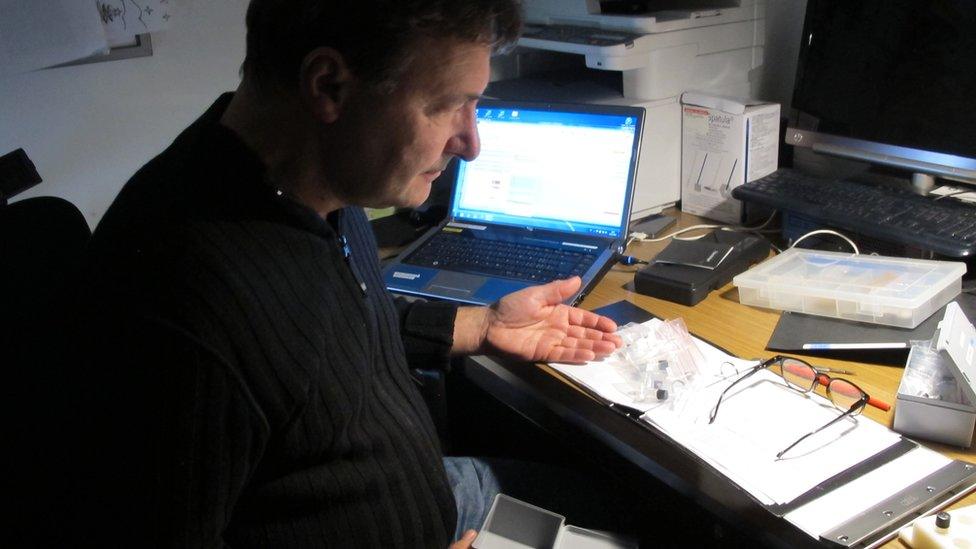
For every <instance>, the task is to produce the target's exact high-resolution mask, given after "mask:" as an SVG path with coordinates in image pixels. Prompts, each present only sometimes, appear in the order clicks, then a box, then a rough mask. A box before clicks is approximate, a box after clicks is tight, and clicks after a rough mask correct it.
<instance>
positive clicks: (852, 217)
mask: <svg viewBox="0 0 976 549" xmlns="http://www.w3.org/2000/svg"><path fill="white" fill-rule="evenodd" d="M732 196H733V197H735V198H738V199H739V200H745V201H748V202H756V203H759V204H763V205H765V206H769V207H771V208H775V209H777V210H783V211H787V212H795V213H796V214H798V215H802V216H803V217H805V218H807V219H811V220H813V221H816V222H819V223H822V224H823V225H824V226H828V227H831V228H836V229H838V230H841V231H843V230H848V231H852V232H855V233H859V234H862V235H864V236H866V237H870V238H875V239H878V240H883V241H887V242H892V243H895V244H901V245H905V246H910V247H914V248H919V249H922V250H926V251H932V252H935V253H937V254H940V255H943V256H948V257H968V256H971V255H973V254H974V252H976V206H973V205H972V204H965V203H963V202H961V201H958V200H955V199H953V198H945V199H941V200H936V197H935V196H933V195H929V196H921V195H918V194H915V193H914V192H912V191H910V190H908V189H900V188H896V187H891V186H883V185H872V184H866V183H857V182H853V181H845V180H840V179H827V178H819V177H812V176H808V175H804V174H802V173H800V172H798V171H796V170H791V169H781V170H777V171H776V172H774V173H772V174H770V175H768V176H766V177H763V178H762V179H758V180H756V181H752V182H750V183H746V184H745V185H742V186H739V187H737V188H736V189H734V190H733V191H732Z"/></svg>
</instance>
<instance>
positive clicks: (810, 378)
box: [780, 358, 817, 392]
mask: <svg viewBox="0 0 976 549" xmlns="http://www.w3.org/2000/svg"><path fill="white" fill-rule="evenodd" d="M780 368H782V371H781V372H780V375H782V376H783V379H785V380H786V382H787V383H789V384H790V385H792V386H793V387H796V388H797V389H799V390H801V391H804V392H806V391H809V390H811V389H813V387H814V386H815V385H816V384H817V372H816V370H814V369H813V368H812V367H810V365H809V364H807V363H805V362H801V361H799V360H796V359H794V358H784V359H783V361H782V362H780Z"/></svg>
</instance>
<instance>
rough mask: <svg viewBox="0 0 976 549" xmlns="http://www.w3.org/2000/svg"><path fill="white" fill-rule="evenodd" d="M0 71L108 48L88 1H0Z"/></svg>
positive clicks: (24, 68) (62, 60)
mask: <svg viewBox="0 0 976 549" xmlns="http://www.w3.org/2000/svg"><path fill="white" fill-rule="evenodd" d="M0 14H2V15H0V74H8V75H9V74H19V73H24V72H28V71H32V70H36V69H41V68H44V67H50V66H51V65H57V64H59V63H66V62H68V61H74V60H76V59H81V58H83V57H88V56H90V55H94V54H97V53H105V52H107V51H108V42H107V41H106V39H105V31H104V30H103V28H102V23H101V20H100V19H99V17H98V12H97V11H96V10H95V8H94V6H93V5H92V3H91V0H49V1H44V2H37V1H35V2H25V1H24V0H0Z"/></svg>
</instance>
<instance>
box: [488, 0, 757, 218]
mask: <svg viewBox="0 0 976 549" xmlns="http://www.w3.org/2000/svg"><path fill="white" fill-rule="evenodd" d="M522 6H523V10H524V14H525V21H526V25H525V29H524V32H523V34H522V37H521V38H520V39H519V42H518V47H517V48H516V49H515V51H514V52H512V55H510V56H505V57H499V58H496V59H495V61H494V62H493V66H492V81H491V83H490V84H489V86H488V90H487V95H489V96H494V97H499V98H503V99H528V100H539V101H567V102H595V103H611V104H625V105H636V106H642V107H644V108H645V109H646V111H647V115H646V118H645V123H644V135H643V136H642V142H641V143H642V144H641V154H640V159H639V162H638V169H637V188H636V191H635V194H634V201H633V208H632V210H631V219H632V220H637V219H642V218H645V217H648V216H650V215H653V214H656V213H659V212H660V211H661V210H662V209H664V208H666V207H669V206H672V205H674V204H675V203H676V202H677V201H678V200H679V199H680V196H681V104H680V101H681V94H682V93H683V92H684V91H688V90H695V91H700V92H706V93H709V94H718V95H730V96H735V97H753V96H754V95H755V91H756V88H757V87H758V83H759V80H760V77H761V76H762V75H761V70H762V64H763V44H764V42H765V26H764V22H765V0H725V1H721V0H715V1H708V0H697V1H696V0H685V1H681V0H670V1H668V0H664V1H654V0H647V1H645V2H641V1H639V0H628V1H626V2H621V1H619V0H616V1H614V0H602V1H601V0H523V2H522ZM581 56H582V59H580V57H581ZM580 61H582V62H580Z"/></svg>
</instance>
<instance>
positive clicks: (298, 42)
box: [243, 0, 522, 90]
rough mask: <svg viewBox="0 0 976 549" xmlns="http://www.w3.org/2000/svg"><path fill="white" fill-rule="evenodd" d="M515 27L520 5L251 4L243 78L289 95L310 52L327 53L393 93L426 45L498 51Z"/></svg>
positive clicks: (400, 0)
mask: <svg viewBox="0 0 976 549" xmlns="http://www.w3.org/2000/svg"><path fill="white" fill-rule="evenodd" d="M521 26H522V16H521V12H520V7H519V0H352V1H349V0H252V1H251V4H250V6H249V7H248V10H247V55H246V57H245V59H244V66H243V72H244V76H245V78H253V79H254V80H255V81H256V83H257V84H258V85H259V87H267V86H269V85H270V86H273V87H276V88H280V89H285V90H288V89H294V87H295V86H297V84H298V76H299V71H300V68H301V63H302V60H303V59H304V58H305V56H306V55H307V54H308V52H310V51H312V50H313V49H315V48H318V47H323V46H328V47H332V48H335V49H336V50H337V51H339V52H340V53H341V54H343V56H345V58H346V62H347V63H348V64H349V65H350V67H351V69H352V70H353V71H354V72H355V73H356V75H357V76H358V77H360V78H362V79H363V80H364V81H366V82H367V83H370V84H374V85H377V86H387V87H391V86H395V84H396V82H397V79H398V78H399V76H400V72H401V71H402V70H403V68H404V66H405V65H406V64H407V61H408V59H409V58H410V52H411V50H412V48H413V47H415V45H416V44H418V43H420V41H422V40H424V39H437V38H454V39H459V40H462V41H468V42H476V43H483V44H486V45H489V46H491V47H492V48H493V49H494V50H496V51H497V50H499V49H502V48H506V47H508V46H510V45H511V44H513V43H514V42H515V40H517V38H518V34H519V32H520V31H521Z"/></svg>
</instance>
